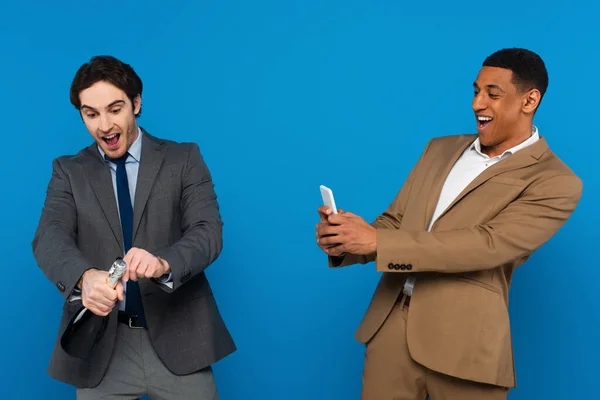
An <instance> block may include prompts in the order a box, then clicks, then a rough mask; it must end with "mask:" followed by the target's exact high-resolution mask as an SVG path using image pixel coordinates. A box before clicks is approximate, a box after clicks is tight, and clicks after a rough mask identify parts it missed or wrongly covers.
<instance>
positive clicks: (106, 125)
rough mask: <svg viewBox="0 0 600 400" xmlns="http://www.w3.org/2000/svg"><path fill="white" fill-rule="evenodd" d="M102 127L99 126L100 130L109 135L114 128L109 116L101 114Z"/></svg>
mask: <svg viewBox="0 0 600 400" xmlns="http://www.w3.org/2000/svg"><path fill="white" fill-rule="evenodd" d="M99 119H100V125H98V129H100V130H101V131H102V132H104V133H108V132H109V131H110V129H111V128H112V124H111V122H110V118H109V117H108V115H107V114H100V116H99Z"/></svg>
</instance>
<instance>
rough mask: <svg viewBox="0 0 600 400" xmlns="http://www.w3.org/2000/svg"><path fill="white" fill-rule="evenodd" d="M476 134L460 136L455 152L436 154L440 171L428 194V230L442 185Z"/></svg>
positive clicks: (425, 225) (425, 223)
mask: <svg viewBox="0 0 600 400" xmlns="http://www.w3.org/2000/svg"><path fill="white" fill-rule="evenodd" d="M476 137H477V136H476V135H465V136H460V137H459V143H458V145H457V146H456V150H454V151H453V152H445V153H442V154H440V155H436V162H437V164H438V165H439V166H440V168H439V172H438V173H437V174H436V175H435V177H434V178H433V182H432V183H431V192H430V195H429V196H427V204H426V207H425V220H424V221H423V223H424V229H425V230H427V227H428V226H429V222H430V221H431V218H432V217H433V213H434V211H435V207H436V206H437V203H438V201H439V198H440V194H441V193H442V187H443V186H444V183H445V182H446V178H447V177H448V174H449V173H450V170H451V169H452V167H453V166H454V164H455V163H456V161H458V159H459V158H460V156H461V155H462V153H463V152H464V151H465V149H466V148H467V146H469V145H471V143H473V141H474V140H475V138H476Z"/></svg>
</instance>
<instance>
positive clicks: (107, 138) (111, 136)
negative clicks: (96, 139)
mask: <svg viewBox="0 0 600 400" xmlns="http://www.w3.org/2000/svg"><path fill="white" fill-rule="evenodd" d="M115 136H117V134H116V133H114V134H112V135H110V136H104V139H106V140H110V139H112V138H114V137H115Z"/></svg>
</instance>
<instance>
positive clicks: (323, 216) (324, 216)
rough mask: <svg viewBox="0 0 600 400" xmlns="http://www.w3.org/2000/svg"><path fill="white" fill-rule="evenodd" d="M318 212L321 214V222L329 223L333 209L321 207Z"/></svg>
mask: <svg viewBox="0 0 600 400" xmlns="http://www.w3.org/2000/svg"><path fill="white" fill-rule="evenodd" d="M317 211H318V212H319V217H320V218H321V221H327V216H328V215H331V208H329V207H327V206H321V207H319V208H318V210H317Z"/></svg>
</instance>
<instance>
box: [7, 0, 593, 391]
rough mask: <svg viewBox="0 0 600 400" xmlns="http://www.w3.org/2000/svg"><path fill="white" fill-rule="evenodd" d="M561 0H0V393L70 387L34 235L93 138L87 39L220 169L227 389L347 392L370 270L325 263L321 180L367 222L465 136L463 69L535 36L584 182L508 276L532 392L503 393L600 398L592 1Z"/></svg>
mask: <svg viewBox="0 0 600 400" xmlns="http://www.w3.org/2000/svg"><path fill="white" fill-rule="evenodd" d="M17 3H18V4H17ZM549 4H550V3H549V2H545V1H544V2H542V1H529V2H524V3H521V2H516V1H504V2H495V3H489V2H488V3H485V2H475V1H463V2H460V4H457V2H443V1H440V0H433V1H429V2H423V3H422V4H418V3H417V2H407V3H406V4H400V2H391V1H388V2H384V1H362V2H361V1H352V0H344V1H338V2H335V1H324V0H320V1H317V0H303V1H281V2H275V1H258V2H257V1H254V2H242V1H219V2H217V1H204V2H191V1H189V2H187V1H183V2H173V3H171V5H168V6H167V5H166V2H158V1H144V2H139V3H135V2H116V3H115V2H108V3H102V2H91V3H86V2H72V3H67V2H63V3H61V2H42V1H25V0H24V1H21V2H20V3H19V2H10V3H8V2H2V5H1V6H0V43H1V44H2V47H1V48H2V52H1V53H0V54H1V55H0V57H1V60H2V61H1V62H0V88H1V89H0V90H1V92H0V93H1V95H0V115H1V116H2V118H1V120H0V121H1V124H0V132H1V134H2V146H1V149H2V167H3V168H2V172H1V173H2V183H3V184H2V196H1V200H0V207H1V209H2V213H1V214H0V218H1V220H0V221H1V223H2V230H1V234H2V238H1V239H2V240H1V241H0V243H1V245H0V246H2V247H1V248H0V250H1V255H2V260H3V262H2V266H3V271H4V273H5V279H4V288H3V290H2V291H1V292H0V293H1V296H2V298H1V299H0V300H1V301H2V304H4V312H3V314H4V315H3V323H2V329H1V330H0V343H2V344H1V348H0V354H2V363H1V367H2V373H1V374H0V397H1V398H3V399H9V398H10V399H17V398H18V399H22V398H27V399H29V398H32V399H33V398H40V399H64V398H74V390H73V389H72V388H70V387H68V386H66V385H64V384H62V383H59V382H56V381H53V380H51V379H50V378H49V377H48V376H47V375H46V372H45V371H46V367H47V363H48V360H49V357H50V352H51V349H52V344H53V342H54V340H55V335H56V329H57V325H58V321H59V313H60V310H61V302H62V298H61V296H60V295H59V293H58V291H57V290H56V288H55V287H53V285H52V284H51V283H50V282H48V281H47V280H46V279H45V277H44V275H43V274H42V272H41V271H40V270H39V269H38V268H37V266H36V263H35V261H34V259H33V256H32V253H31V247H30V243H31V239H32V237H33V233H34V230H35V228H36V225H37V222H38V218H39V215H40V211H41V206H42V204H43V201H44V196H45V190H46V185H47V183H48V180H49V178H50V173H51V161H52V159H53V158H55V157H57V156H59V155H62V154H73V153H75V152H77V151H78V150H79V149H81V148H82V147H84V146H87V145H88V144H89V143H90V140H91V138H90V136H89V134H88V133H87V131H86V130H85V127H84V125H83V124H82V122H81V120H80V118H79V116H78V114H77V112H76V111H75V109H74V108H72V106H71V105H70V103H69V96H68V90H69V85H70V82H71V79H72V77H73V75H74V73H75V71H76V70H77V68H78V67H79V65H81V64H82V63H83V62H86V61H87V60H88V59H89V58H90V57H91V56H93V55H96V54H112V55H114V56H117V57H119V58H121V59H123V60H124V61H126V62H128V63H131V64H132V65H133V66H134V68H135V69H136V71H137V72H138V73H139V74H140V76H141V77H142V79H143V81H144V96H143V109H144V115H143V116H142V118H141V119H140V121H139V122H140V125H142V126H144V127H145V128H146V129H147V130H149V132H151V133H152V134H154V135H157V136H159V137H166V138H170V139H174V140H180V141H195V142H197V143H199V145H200V147H201V151H202V152H203V154H204V156H205V159H206V161H207V163H208V165H209V167H210V168H211V171H212V173H213V176H214V181H215V184H216V190H217V193H218V195H219V199H220V204H221V207H222V215H223V219H224V221H225V231H224V250H223V253H222V255H221V257H220V258H219V260H218V261H217V262H216V263H215V264H214V265H213V266H211V267H210V268H209V270H208V275H209V278H210V281H211V283H212V285H213V289H214V291H215V295H216V298H217V301H218V304H219V307H220V309H221V311H222V313H223V316H224V318H225V320H226V322H227V324H228V327H229V328H230V329H231V331H232V334H233V336H234V337H235V340H236V342H237V345H238V347H239V350H238V351H237V352H236V353H234V354H233V355H232V356H230V357H228V358H227V359H225V360H222V361H221V362H219V363H217V364H216V365H215V374H216V379H217V384H218V386H219V390H220V394H221V398H222V399H223V400H233V399H261V400H262V399H277V400H295V399H298V400H305V399H318V400H321V399H323V400H328V399H344V400H346V399H358V397H359V392H360V385H361V371H362V362H363V347H362V346H361V345H360V344H358V343H357V342H355V341H354V338H353V333H354V330H355V329H356V327H357V325H358V323H359V321H360V319H361V317H362V315H363V313H364V311H365V309H366V307H367V305H368V302H369V300H370V298H371V295H372V293H373V290H374V287H375V285H376V283H377V280H378V279H379V274H378V273H376V272H375V270H374V267H373V265H369V266H354V267H350V268H346V269H343V270H328V269H327V267H326V258H325V256H324V255H323V254H322V253H321V252H320V251H319V249H318V248H317V246H316V244H315V239H314V227H315V224H316V222H317V220H318V217H317V213H316V208H317V207H318V206H319V205H320V204H321V199H320V194H319V190H318V186H319V185H320V184H325V185H327V186H329V187H331V188H332V189H333V190H334V192H335V195H336V200H337V202H338V205H339V206H341V207H343V208H344V209H346V210H350V211H353V212H355V213H358V214H360V215H362V216H363V217H365V218H366V219H368V220H371V219H373V218H374V217H375V216H376V215H377V214H378V213H380V212H381V211H383V210H384V209H385V208H386V207H387V206H388V204H389V203H390V201H391V200H392V199H393V197H394V195H395V194H396V192H397V190H398V189H399V188H400V186H401V185H402V183H403V181H404V179H405V177H406V175H407V174H408V171H409V169H410V168H411V167H412V165H413V163H414V162H415V161H416V160H417V158H418V157H419V155H420V153H421V151H422V150H423V148H424V146H425V144H426V143H427V141H428V140H429V138H431V137H432V136H439V135H447V134H455V133H464V132H474V130H475V120H474V117H473V113H472V111H471V108H470V107H471V106H470V102H471V96H472V86H471V84H472V82H473V80H474V79H475V77H476V75H477V72H478V70H479V68H480V65H481V62H482V61H483V59H484V58H485V57H486V56H487V55H489V54H490V53H492V52H493V51H495V50H497V49H499V48H502V47H512V46H524V47H527V48H530V49H532V50H534V51H536V52H538V53H539V54H540V55H541V56H542V57H543V58H544V60H545V61H546V63H547V67H548V70H549V73H550V86H549V91H548V93H547V96H546V97H545V99H544V102H543V103H542V105H541V108H540V111H539V113H538V115H537V117H536V120H535V123H536V125H537V126H538V127H539V129H540V132H541V134H542V135H544V136H546V137H547V139H548V141H549V143H550V146H551V148H552V149H553V150H554V151H555V152H556V153H557V154H558V155H559V156H560V157H561V158H562V159H563V160H564V161H565V162H566V163H568V164H569V165H570V166H571V168H572V169H573V170H574V171H575V172H576V173H577V174H578V175H579V176H580V177H581V178H582V179H583V182H584V194H583V197H582V200H581V202H580V204H579V207H578V209H577V210H576V212H575V213H574V214H573V216H572V218H571V219H570V220H569V221H568V223H567V224H566V225H565V226H564V228H563V229H562V230H561V231H560V232H559V233H558V234H557V235H556V236H555V237H554V238H553V239H552V240H551V241H550V242H549V243H547V244H546V245H545V246H543V247H542V248H541V249H540V250H539V251H538V252H537V253H535V255H534V256H533V257H532V258H531V260H530V261H529V262H528V263H527V264H526V265H525V266H523V267H522V268H520V269H518V270H517V272H516V275H515V278H514V284H513V287H512V291H511V301H510V312H511V321H512V328H513V335H514V346H515V352H516V356H515V362H516V368H517V383H518V385H519V388H518V389H516V390H513V391H512V392H511V394H510V396H509V398H510V399H512V400H516V399H566V398H578V399H583V398H585V399H591V398H593V393H595V392H596V389H597V374H598V368H597V365H598V359H599V358H600V350H599V349H600V346H599V340H600V317H599V315H600V306H599V305H598V290H597V286H598V282H599V281H600V272H599V270H600V269H599V262H598V258H597V246H598V244H597V243H598V242H597V238H596V236H595V233H596V232H597V227H598V225H599V224H600V218H599V213H598V207H597V199H598V195H599V190H600V185H599V179H598V167H597V164H598V163H597V160H596V158H597V155H596V151H597V149H596V147H597V146H595V143H596V142H597V135H598V129H597V116H598V110H599V109H600V101H599V100H598V99H599V96H598V93H597V84H598V82H597V74H598V70H599V69H598V68H599V64H600V56H599V54H600V52H599V51H598V50H599V49H600V45H599V43H600V40H599V39H600V29H599V28H598V23H597V16H598V15H599V14H600V6H599V5H597V4H593V2H592V1H580V2H577V3H572V4H577V6H578V7H580V8H579V9H576V8H574V7H573V6H571V7H569V8H558V6H552V5H549ZM8 273H15V275H13V276H10V279H7V275H6V274H8ZM26 310H31V314H29V315H28V316H27V315H26Z"/></svg>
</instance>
